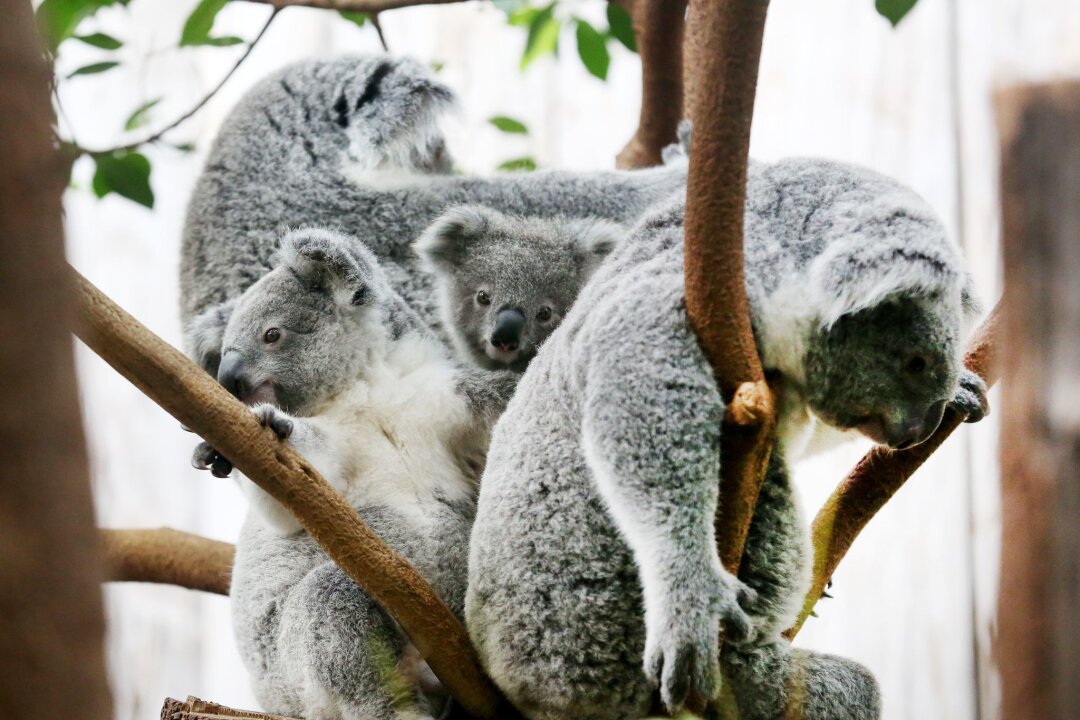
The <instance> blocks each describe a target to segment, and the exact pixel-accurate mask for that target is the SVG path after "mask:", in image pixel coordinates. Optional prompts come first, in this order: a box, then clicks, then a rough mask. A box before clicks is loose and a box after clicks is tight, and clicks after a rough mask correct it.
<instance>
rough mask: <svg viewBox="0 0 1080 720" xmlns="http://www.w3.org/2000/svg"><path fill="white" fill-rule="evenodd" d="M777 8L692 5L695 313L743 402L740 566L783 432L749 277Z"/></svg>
mask: <svg viewBox="0 0 1080 720" xmlns="http://www.w3.org/2000/svg"><path fill="white" fill-rule="evenodd" d="M767 9H768V3H767V2H765V0H724V1H715V2H692V3H690V16H689V20H688V24H687V30H686V83H687V90H688V94H689V100H690V103H689V110H690V118H691V120H692V121H693V123H694V139H693V149H692V152H691V153H690V174H689V177H688V179H687V188H686V226H685V228H686V229H685V232H686V238H685V246H686V259H685V272H686V313H687V316H688V317H689V320H690V325H691V326H692V327H693V328H694V331H695V332H696V333H697V336H698V339H699V341H700V342H701V346H702V348H703V349H704V351H705V355H706V356H707V357H708V359H709V362H710V363H711V364H712V367H713V371H714V372H715V373H716V380H717V383H719V386H720V391H721V392H722V393H723V396H724V400H725V401H727V402H729V403H730V402H732V401H733V400H734V401H735V404H736V407H735V408H733V410H734V412H731V413H729V416H731V417H732V418H735V419H736V421H737V423H725V428H724V432H723V433H722V438H723V443H724V444H723V449H722V453H721V458H722V476H723V478H722V482H721V491H720V513H719V516H718V518H717V537H718V538H719V543H720V557H721V559H722V560H723V561H724V565H725V566H726V567H727V568H729V569H731V570H736V569H737V568H738V565H739V560H740V559H741V557H742V548H743V543H744V541H745V539H746V532H747V530H748V529H749V527H750V518H751V516H752V514H753V509H754V505H755V504H756V502H757V494H758V490H759V489H760V487H761V479H762V477H763V476H764V474H765V467H766V465H767V463H768V459H769V453H770V452H771V450H772V444H773V436H774V434H775V428H776V414H775V412H774V408H773V405H774V403H773V398H772V394H771V392H770V391H769V388H768V386H767V385H766V384H765V375H764V373H763V371H762V368H761V361H760V359H759V358H758V354H757V347H756V345H755V343H754V334H753V331H752V329H751V326H750V303H749V301H748V300H747V297H746V284H745V281H744V275H743V215H744V211H745V206H746V173H747V162H748V160H747V156H748V154H749V152H750V125H751V123H752V121H753V116H754V96H755V94H756V91H757V77H758V64H759V61H760V58H761V42H762V38H763V36H764V32H765V15H766V11H767ZM744 407H745V408H749V409H748V410H745V411H744ZM729 425H737V426H736V427H734V428H731V429H729V427H728V426H729Z"/></svg>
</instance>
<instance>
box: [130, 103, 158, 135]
mask: <svg viewBox="0 0 1080 720" xmlns="http://www.w3.org/2000/svg"><path fill="white" fill-rule="evenodd" d="M159 102H161V98H155V99H153V100H150V101H149V102H145V103H143V104H142V105H140V106H139V107H137V108H136V109H135V111H134V112H133V113H131V115H129V116H128V119H127V120H126V121H125V122H124V129H125V130H138V129H139V128H141V127H142V126H144V125H146V123H148V122H150V114H149V113H150V109H151V108H153V107H154V106H155V105H157V104H158V103H159Z"/></svg>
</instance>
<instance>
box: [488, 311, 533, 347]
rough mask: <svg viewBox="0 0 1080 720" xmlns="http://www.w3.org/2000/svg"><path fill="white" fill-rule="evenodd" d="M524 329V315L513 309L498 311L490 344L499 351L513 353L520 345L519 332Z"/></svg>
mask: <svg viewBox="0 0 1080 720" xmlns="http://www.w3.org/2000/svg"><path fill="white" fill-rule="evenodd" d="M524 329H525V314H524V313H522V312H521V311H520V310H516V309H514V308H507V309H506V310H500V311H499V314H498V315H497V316H496V317H495V329H494V330H492V331H491V344H492V345H494V346H495V347H496V348H498V349H499V350H503V351H505V352H513V351H514V350H517V349H518V345H520V344H521V331H522V330H524Z"/></svg>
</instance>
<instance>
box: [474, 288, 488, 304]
mask: <svg viewBox="0 0 1080 720" xmlns="http://www.w3.org/2000/svg"><path fill="white" fill-rule="evenodd" d="M476 302H478V303H480V304H481V305H490V304H491V296H490V295H488V294H487V291H486V290H481V291H480V292H478V293H476Z"/></svg>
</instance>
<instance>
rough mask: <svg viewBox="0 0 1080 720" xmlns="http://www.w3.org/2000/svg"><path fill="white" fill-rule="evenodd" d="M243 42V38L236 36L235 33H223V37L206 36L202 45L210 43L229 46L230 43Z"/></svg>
mask: <svg viewBox="0 0 1080 720" xmlns="http://www.w3.org/2000/svg"><path fill="white" fill-rule="evenodd" d="M243 42H244V38H238V37H236V36H235V35H225V36H224V37H212V38H206V41H205V42H203V43H202V44H203V45H212V46H214V47H230V46H232V45H240V44H242V43H243Z"/></svg>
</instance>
